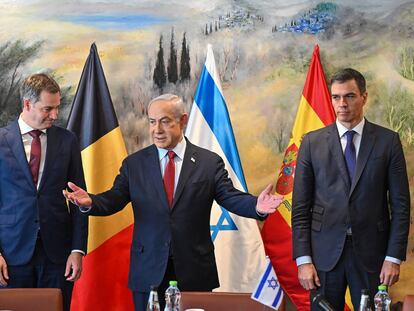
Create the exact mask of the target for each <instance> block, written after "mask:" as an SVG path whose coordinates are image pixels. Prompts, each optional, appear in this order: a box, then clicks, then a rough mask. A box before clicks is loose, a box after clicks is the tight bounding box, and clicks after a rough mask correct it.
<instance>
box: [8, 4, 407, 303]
mask: <svg viewBox="0 0 414 311" xmlns="http://www.w3.org/2000/svg"><path fill="white" fill-rule="evenodd" d="M0 24H1V28H0V125H1V126H4V125H5V124H6V123H7V122H9V121H10V120H12V119H14V118H16V116H17V115H18V113H19V111H20V103H19V97H18V87H19V85H20V83H21V81H22V78H23V77H24V76H26V75H28V74H30V73H34V72H39V71H47V72H49V73H51V74H53V75H54V76H55V77H56V79H57V80H58V81H59V83H60V84H61V86H62V95H63V99H62V109H61V118H60V124H62V125H65V124H66V119H67V117H68V113H69V111H70V105H71V102H72V99H73V96H74V93H75V91H76V87H77V83H78V81H79V78H80V75H81V72H82V68H83V65H84V62H85V60H86V58H87V56H88V54H89V48H90V45H91V44H92V43H93V42H95V43H96V45H97V47H98V51H99V53H100V57H101V61H102V64H103V67H104V70H105V74H106V78H107V81H108V84H109V87H110V91H111V94H112V99H113V102H114V105H115V109H116V112H117V115H118V119H119V121H120V124H121V129H122V132H123V135H124V137H125V141H126V144H127V148H128V151H129V152H133V151H135V150H138V149H140V148H142V147H144V146H146V145H148V144H149V143H150V142H149V137H148V134H147V120H146V117H145V113H146V105H147V104H148V102H149V100H150V99H151V98H152V97H154V96H156V95H158V94H160V93H161V92H172V93H177V94H180V95H182V96H183V98H184V100H185V101H186V103H187V105H188V107H190V106H191V103H192V99H193V96H194V92H195V88H196V86H197V82H198V78H199V75H200V73H201V70H202V66H203V63H204V60H205V53H206V46H207V43H211V44H212V45H213V49H214V52H215V57H216V62H217V66H218V69H219V72H220V77H221V80H222V86H223V89H224V96H225V98H226V101H227V104H228V108H229V112H230V115H231V118H232V122H233V127H234V131H235V135H236V140H237V144H238V148H239V152H240V156H241V161H242V164H243V168H244V172H245V176H246V179H247V184H248V187H249V189H250V191H251V192H253V193H258V192H259V190H260V189H262V188H263V187H264V186H265V185H266V184H267V183H269V182H273V183H275V181H276V177H277V173H278V170H279V168H280V165H281V159H282V157H283V154H284V148H286V145H287V142H288V139H289V135H290V130H291V126H292V121H293V119H294V117H295V112H296V109H297V106H298V103H299V100H300V96H301V92H302V88H303V85H304V81H305V76H306V72H307V69H308V64H309V61H310V58H311V55H312V51H313V47H314V45H315V44H319V45H320V51H321V59H322V64H323V66H324V69H325V73H326V75H327V76H329V75H330V74H331V73H332V72H334V71H335V70H337V69H338V68H342V67H348V66H351V67H354V68H356V69H359V70H360V71H361V72H363V73H364V74H365V76H366V77H367V80H368V81H367V82H368V92H369V98H368V106H367V109H366V115H367V118H368V119H369V120H370V121H373V122H376V123H380V124H382V125H384V126H386V127H389V128H392V129H394V130H397V131H398V132H399V133H400V135H401V138H402V141H403V144H404V148H405V152H406V158H407V162H408V170H409V178H410V184H411V193H412V194H414V191H413V190H414V113H413V112H412V111H414V41H413V38H414V27H413V26H412V25H413V24H414V2H409V1H402V0H394V1H385V0H377V1H373V0H366V1H356V0H350V1H332V2H321V1H307V0H292V1H281V0H272V1H268V0H264V1H254V0H239V1H236V0H233V1H231V0H210V1H202V0H193V1H185V0H173V1H161V0H141V1H139V0H131V1H127V2H125V1H120V0H115V1H110V0H100V1H98V0H96V1H95V0H78V1H45V0H39V1H35V0H26V1H25V0H14V1H11V0H10V1H7V0H3V1H0ZM413 276H414V232H413V226H411V236H410V240H409V248H408V261H407V262H406V263H404V264H403V265H402V280H401V281H400V282H399V283H398V284H397V285H395V286H394V287H392V289H391V294H392V296H393V297H394V301H397V300H402V299H403V295H404V294H406V293H407V292H408V290H412V288H414V281H413V279H414V278H413Z"/></svg>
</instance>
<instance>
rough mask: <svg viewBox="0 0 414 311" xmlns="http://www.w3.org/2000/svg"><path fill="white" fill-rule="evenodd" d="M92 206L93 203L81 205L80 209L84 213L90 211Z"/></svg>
mask: <svg viewBox="0 0 414 311" xmlns="http://www.w3.org/2000/svg"><path fill="white" fill-rule="evenodd" d="M91 208H92V205H90V206H79V210H80V211H81V212H82V213H88V212H89V211H90V210H91Z"/></svg>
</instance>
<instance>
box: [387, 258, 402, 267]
mask: <svg viewBox="0 0 414 311" xmlns="http://www.w3.org/2000/svg"><path fill="white" fill-rule="evenodd" d="M385 260H386V261H390V262H392V263H395V264H397V265H400V264H401V260H400V259H398V258H395V257H390V256H386V257H385Z"/></svg>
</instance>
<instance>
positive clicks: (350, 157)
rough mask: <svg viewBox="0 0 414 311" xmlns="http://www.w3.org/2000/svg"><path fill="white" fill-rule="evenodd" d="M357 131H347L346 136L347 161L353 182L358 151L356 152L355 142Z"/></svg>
mask: <svg viewBox="0 0 414 311" xmlns="http://www.w3.org/2000/svg"><path fill="white" fill-rule="evenodd" d="M355 133H356V132H355V131H347V132H345V136H346V147H345V154H344V155H345V162H346V167H347V169H348V175H349V179H350V180H351V182H352V179H353V178H354V175H355V165H356V152H355V145H354V142H353V139H354V135H355Z"/></svg>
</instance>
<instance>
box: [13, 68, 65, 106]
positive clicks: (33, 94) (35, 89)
mask: <svg viewBox="0 0 414 311" xmlns="http://www.w3.org/2000/svg"><path fill="white" fill-rule="evenodd" d="M42 91H46V92H48V93H52V94H56V93H60V87H59V84H57V82H56V81H55V80H54V79H53V78H52V77H51V76H49V75H47V74H45V73H37V74H34V75H30V76H28V77H27V78H26V79H25V80H24V81H23V85H22V87H21V89H20V96H21V99H22V101H24V100H25V99H27V100H29V101H30V102H31V103H32V104H34V103H37V102H38V101H39V100H40V93H42Z"/></svg>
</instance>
